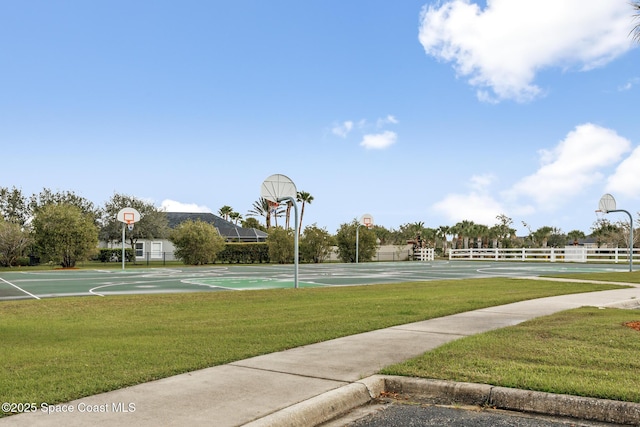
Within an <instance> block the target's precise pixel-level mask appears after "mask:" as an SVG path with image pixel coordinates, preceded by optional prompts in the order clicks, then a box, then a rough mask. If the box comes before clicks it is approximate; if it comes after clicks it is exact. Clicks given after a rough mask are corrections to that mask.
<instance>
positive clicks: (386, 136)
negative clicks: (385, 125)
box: [360, 130, 398, 150]
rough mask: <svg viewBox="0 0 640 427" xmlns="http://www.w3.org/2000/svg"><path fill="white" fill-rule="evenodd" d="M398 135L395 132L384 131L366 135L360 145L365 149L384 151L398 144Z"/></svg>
mask: <svg viewBox="0 0 640 427" xmlns="http://www.w3.org/2000/svg"><path fill="white" fill-rule="evenodd" d="M397 139H398V135H396V133H395V132H391V131H388V130H387V131H384V132H382V133H377V134H369V135H365V136H364V137H363V138H362V142H360V145H361V146H363V147H364V148H368V149H375V150H382V149H384V148H387V147H389V146H391V145H393V144H395V143H396V141H397Z"/></svg>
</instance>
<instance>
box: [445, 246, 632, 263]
mask: <svg viewBox="0 0 640 427" xmlns="http://www.w3.org/2000/svg"><path fill="white" fill-rule="evenodd" d="M449 259H450V260H454V259H478V260H497V261H506V260H510V261H547V262H602V263H608V262H610V263H625V262H629V249H628V248H588V247H584V246H566V247H564V248H509V249H489V248H486V249H451V250H450V251H449ZM636 260H639V261H640V249H634V250H633V261H634V262H635V261H636Z"/></svg>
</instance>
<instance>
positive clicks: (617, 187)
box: [606, 147, 640, 197]
mask: <svg viewBox="0 0 640 427" xmlns="http://www.w3.org/2000/svg"><path fill="white" fill-rule="evenodd" d="M638 171H640V147H636V149H635V150H633V152H632V153H631V155H630V156H629V157H627V158H626V159H625V160H624V161H622V163H620V164H619V165H618V168H617V169H616V171H615V173H614V174H613V175H611V176H610V177H609V179H608V180H607V187H606V190H607V191H608V192H611V193H620V194H622V195H624V196H628V197H640V179H638Z"/></svg>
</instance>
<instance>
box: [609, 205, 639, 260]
mask: <svg viewBox="0 0 640 427" xmlns="http://www.w3.org/2000/svg"><path fill="white" fill-rule="evenodd" d="M609 212H624V213H626V214H627V215H629V271H630V272H632V271H633V217H632V216H631V214H630V213H629V212H628V211H625V210H624V209H614V210H612V211H607V213H609Z"/></svg>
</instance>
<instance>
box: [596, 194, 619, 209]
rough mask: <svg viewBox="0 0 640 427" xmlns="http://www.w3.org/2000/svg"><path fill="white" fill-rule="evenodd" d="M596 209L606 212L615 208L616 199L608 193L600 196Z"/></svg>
mask: <svg viewBox="0 0 640 427" xmlns="http://www.w3.org/2000/svg"><path fill="white" fill-rule="evenodd" d="M598 210H599V211H602V212H604V213H608V212H611V211H615V210H616V199H614V198H613V196H612V195H611V194H609V193H607V194H605V195H604V196H602V197H601V198H600V202H599V203H598Z"/></svg>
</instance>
